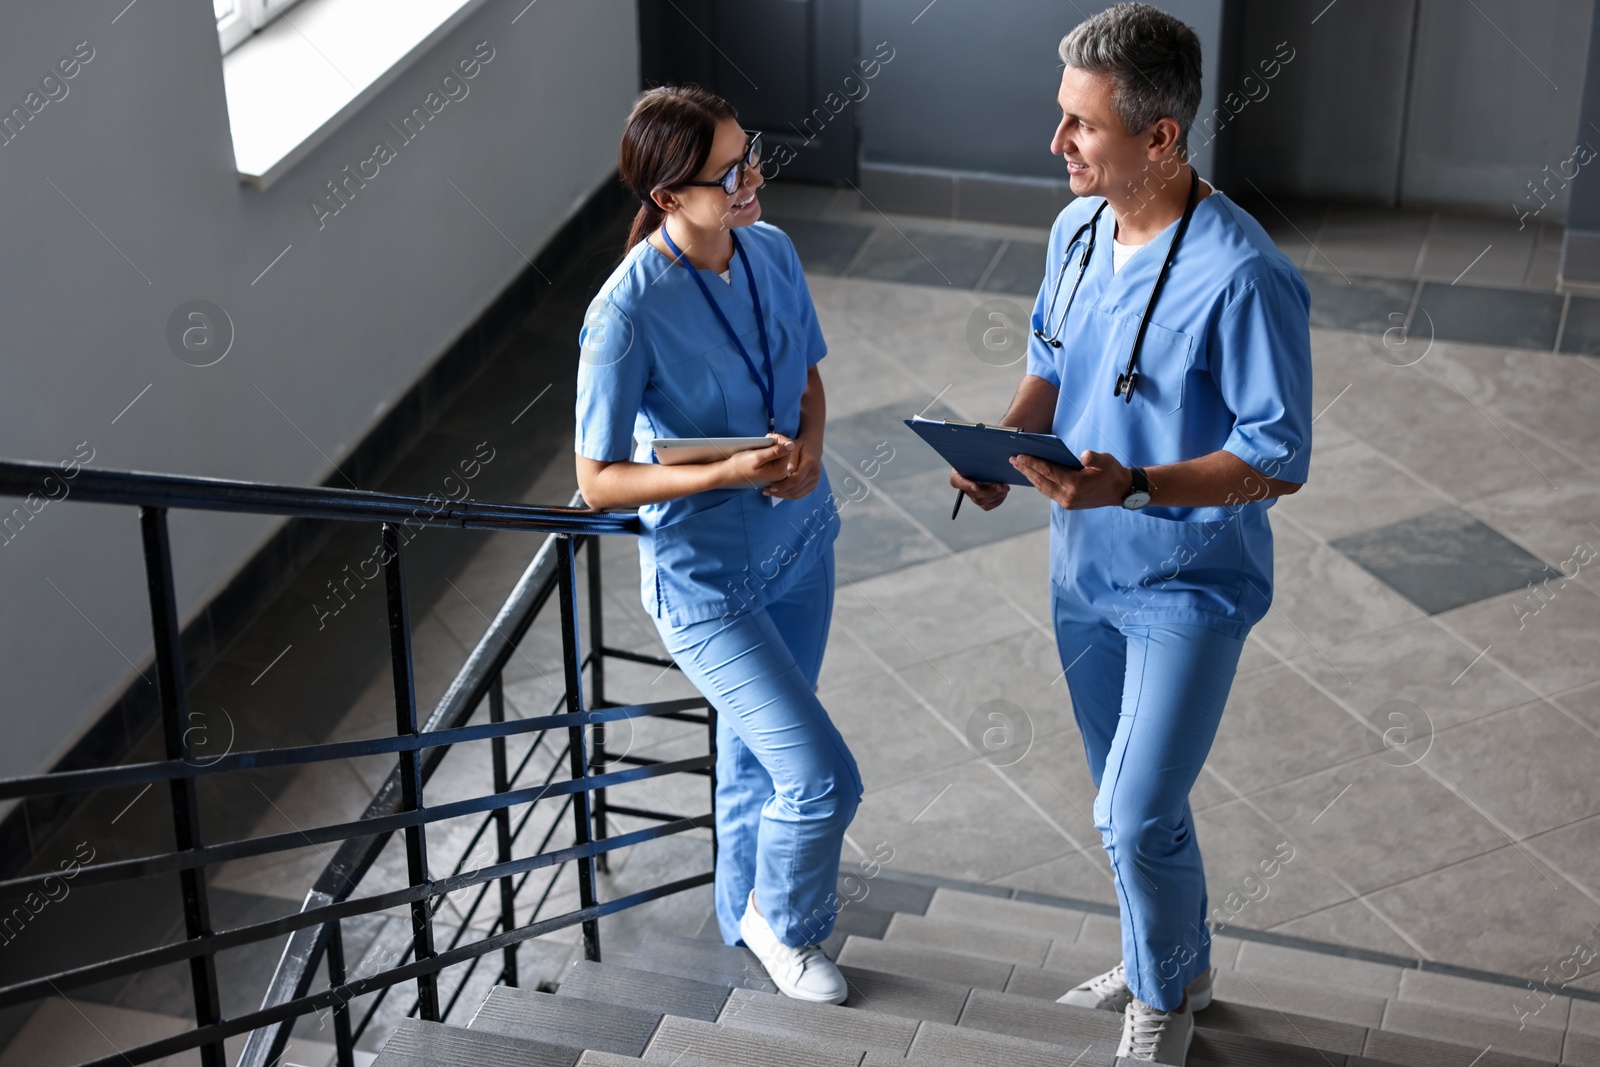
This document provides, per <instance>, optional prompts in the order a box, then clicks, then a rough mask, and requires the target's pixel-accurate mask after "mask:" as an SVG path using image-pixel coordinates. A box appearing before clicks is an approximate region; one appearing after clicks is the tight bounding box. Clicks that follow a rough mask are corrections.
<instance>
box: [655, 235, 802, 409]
mask: <svg viewBox="0 0 1600 1067" xmlns="http://www.w3.org/2000/svg"><path fill="white" fill-rule="evenodd" d="M728 236H729V237H731V238H733V251H734V253H735V254H737V255H738V257H739V261H740V262H741V263H743V264H744V275H745V277H746V278H747V279H748V280H749V282H750V302H751V303H752V304H754V305H755V309H756V328H757V329H758V330H760V332H761V356H762V359H764V360H765V361H766V370H767V377H766V380H765V381H763V380H762V378H761V375H760V373H759V372H757V371H756V361H755V360H753V359H751V358H750V353H749V352H747V351H745V347H744V342H743V341H741V340H739V335H738V334H737V333H735V332H734V329H733V324H732V323H731V322H729V321H728V316H727V315H725V314H723V311H722V308H721V307H720V306H719V305H718V304H717V301H716V298H715V297H713V296H712V295H711V290H710V289H708V288H707V287H706V280H705V279H704V278H702V277H700V272H699V271H698V270H696V269H695V268H694V267H693V266H692V265H691V264H690V263H689V260H688V257H686V256H685V255H684V254H683V252H682V251H680V250H679V249H678V246H677V245H676V244H674V243H673V240H672V235H671V234H670V233H668V232H667V228H666V227H665V226H663V227H661V239H662V240H663V241H665V242H667V247H668V248H670V249H672V254H673V256H675V257H676V258H677V260H678V262H679V263H680V264H681V265H682V266H683V269H684V270H686V271H688V272H689V276H690V277H692V278H693V279H694V281H695V284H696V285H698V286H699V287H700V292H701V295H703V296H704V297H705V298H706V303H708V304H710V305H711V310H712V311H714V312H716V313H717V321H719V322H721V323H722V328H723V329H724V330H726V331H728V336H729V337H731V338H732V339H733V346H734V347H735V348H737V349H738V350H739V355H741V356H743V357H744V365H745V366H746V367H747V368H749V370H750V377H751V378H754V379H755V383H756V388H758V389H760V390H761V399H762V400H763V401H764V402H765V403H766V405H767V431H768V432H769V433H770V432H772V431H773V430H775V429H776V428H777V423H778V419H777V414H776V411H775V409H774V408H773V405H772V396H773V393H774V391H775V390H776V379H775V378H774V377H773V374H772V347H771V346H770V345H769V344H768V343H767V320H766V317H765V316H763V315H762V314H761V291H760V290H759V289H757V288H756V272H755V271H754V270H753V269H752V268H751V266H750V257H748V256H746V255H745V254H744V251H743V249H741V248H740V247H739V238H738V236H737V235H736V234H734V233H732V232H731V231H730V232H729V234H728Z"/></svg>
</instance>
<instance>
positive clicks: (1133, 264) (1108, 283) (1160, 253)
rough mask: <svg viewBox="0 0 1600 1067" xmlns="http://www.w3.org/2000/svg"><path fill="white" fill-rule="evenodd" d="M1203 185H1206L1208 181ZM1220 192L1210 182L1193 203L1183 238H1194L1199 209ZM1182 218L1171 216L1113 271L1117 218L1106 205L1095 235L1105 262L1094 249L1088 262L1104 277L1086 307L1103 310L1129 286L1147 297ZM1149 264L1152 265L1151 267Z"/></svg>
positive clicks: (1122, 294)
mask: <svg viewBox="0 0 1600 1067" xmlns="http://www.w3.org/2000/svg"><path fill="white" fill-rule="evenodd" d="M1206 184H1208V185H1210V183H1209V182H1207V183H1206ZM1221 195H1222V191H1221V190H1220V189H1218V188H1217V187H1216V186H1214V185H1213V186H1211V192H1210V193H1209V194H1207V195H1206V196H1204V197H1202V198H1201V199H1200V200H1199V201H1198V202H1197V203H1196V204H1195V206H1194V217H1193V218H1192V219H1191V220H1190V222H1189V232H1188V233H1187V234H1186V235H1184V240H1185V241H1188V240H1190V239H1192V238H1193V237H1194V235H1195V229H1194V228H1195V226H1196V225H1198V224H1199V223H1200V221H1201V220H1200V212H1201V210H1202V209H1203V208H1204V207H1205V206H1206V202H1207V201H1208V200H1211V199H1213V198H1214V197H1218V196H1221ZM1182 221H1183V216H1182V215H1179V216H1178V217H1177V218H1175V219H1173V220H1172V221H1171V222H1170V223H1168V224H1167V225H1166V227H1165V228H1163V229H1162V230H1161V231H1160V232H1159V233H1157V234H1156V235H1155V236H1154V237H1152V238H1150V240H1148V241H1146V242H1145V243H1144V244H1142V245H1140V246H1139V254H1135V255H1131V256H1129V257H1128V259H1127V261H1126V262H1124V263H1123V264H1122V269H1121V270H1113V269H1112V258H1113V256H1115V254H1116V248H1115V245H1116V232H1117V217H1116V214H1115V213H1114V212H1112V210H1111V208H1110V206H1109V205H1108V206H1107V207H1106V210H1105V213H1104V214H1103V215H1101V217H1100V222H1099V223H1098V224H1097V226H1098V233H1099V235H1098V237H1097V238H1096V240H1097V242H1098V243H1099V244H1101V245H1103V246H1104V247H1105V249H1106V252H1107V254H1106V257H1105V261H1104V262H1103V263H1102V262H1101V261H1100V252H1099V250H1098V249H1097V250H1096V251H1095V257H1094V261H1093V263H1092V269H1093V270H1094V271H1095V273H1096V274H1097V275H1098V276H1099V277H1100V278H1101V279H1103V280H1104V283H1103V284H1102V285H1100V287H1099V288H1098V290H1096V291H1095V292H1094V293H1093V297H1092V299H1091V300H1090V303H1089V306H1090V307H1092V308H1095V309H1096V310H1107V308H1106V307H1105V305H1106V303H1107V300H1108V298H1109V299H1110V300H1111V301H1112V302H1115V301H1116V300H1120V299H1122V298H1123V297H1125V296H1126V295H1127V293H1126V292H1125V290H1127V289H1129V288H1132V287H1139V288H1142V289H1143V291H1144V293H1145V296H1146V298H1148V296H1149V289H1150V286H1151V285H1152V284H1153V283H1154V282H1155V278H1156V275H1157V274H1158V273H1160V271H1161V261H1162V260H1163V259H1165V258H1166V255H1167V249H1168V248H1169V247H1171V242H1172V238H1173V236H1174V235H1175V234H1176V233H1177V232H1178V231H1177V226H1178V223H1180V222H1182ZM1146 248H1149V249H1150V251H1149V252H1144V249H1146ZM1151 264H1155V265H1154V266H1151ZM1101 271H1104V273H1103V274H1102V273H1100V272H1101ZM1089 281H1090V279H1085V284H1088V283H1089ZM1136 291H1137V290H1136ZM1143 307H1144V305H1143V304H1140V309H1141V310H1143Z"/></svg>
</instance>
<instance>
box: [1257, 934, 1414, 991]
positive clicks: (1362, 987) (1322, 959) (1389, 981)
mask: <svg viewBox="0 0 1600 1067" xmlns="http://www.w3.org/2000/svg"><path fill="white" fill-rule="evenodd" d="M1232 969H1233V970H1234V971H1235V972H1236V973H1238V974H1243V975H1247V976H1249V977H1251V978H1254V977H1256V976H1257V975H1261V976H1263V977H1266V978H1278V979H1285V980H1287V981H1291V982H1299V983H1300V984H1302V985H1314V986H1320V987H1322V988H1324V989H1326V988H1328V987H1330V986H1331V987H1333V988H1334V989H1336V990H1338V991H1339V992H1341V993H1358V994H1361V995H1363V996H1381V997H1394V996H1398V995H1399V993H1400V972H1401V968H1399V967H1396V966H1394V965H1393V964H1388V963H1374V962H1372V961H1370V960H1362V959H1352V958H1350V957H1347V956H1336V955H1333V954H1332V953H1324V952H1309V951H1307V950H1305V949H1297V948H1287V947H1285V946H1282V945H1269V944H1267V943H1265V942H1262V941H1246V942H1245V943H1244V944H1243V945H1242V946H1241V947H1240V949H1239V955H1238V958H1237V959H1235V960H1234V963H1233V968H1232Z"/></svg>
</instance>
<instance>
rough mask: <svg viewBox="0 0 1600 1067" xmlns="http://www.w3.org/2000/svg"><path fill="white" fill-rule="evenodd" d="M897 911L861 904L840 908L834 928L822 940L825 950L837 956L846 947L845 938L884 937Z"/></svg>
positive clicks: (831, 956) (832, 955)
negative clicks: (880, 909) (882, 909)
mask: <svg viewBox="0 0 1600 1067" xmlns="http://www.w3.org/2000/svg"><path fill="white" fill-rule="evenodd" d="M894 916H895V913H894V912H892V911H878V910H877V909H875V908H867V907H862V906H861V905H859V904H847V905H846V906H845V907H843V908H841V909H839V914H838V915H836V916H835V917H834V920H833V930H832V931H831V932H830V933H829V934H828V936H827V938H826V940H824V941H823V942H822V948H823V951H825V952H826V953H827V954H828V956H829V958H830V959H831V958H833V957H836V956H837V955H838V954H839V950H840V949H841V948H843V947H844V943H845V939H846V938H850V937H870V938H874V939H882V937H883V935H884V932H885V931H886V930H888V929H889V922H890V920H891V919H893V918H894Z"/></svg>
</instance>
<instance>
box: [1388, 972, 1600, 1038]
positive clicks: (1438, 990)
mask: <svg viewBox="0 0 1600 1067" xmlns="http://www.w3.org/2000/svg"><path fill="white" fill-rule="evenodd" d="M1400 1001H1401V1002H1402V1003H1409V1004H1427V1005H1431V1006H1433V1007H1436V1008H1447V1009H1450V1010H1453V1011H1471V1012H1475V1013H1478V1014H1480V1015H1482V1016H1483V1017H1485V1018H1488V1019H1490V1020H1491V1021H1492V1020H1494V1019H1499V1020H1500V1021H1502V1022H1507V1023H1510V1024H1511V1025H1512V1026H1518V1025H1521V1024H1526V1025H1528V1026H1540V1027H1545V1028H1547V1029H1550V1028H1553V1029H1557V1030H1564V1029H1566V1027H1567V1024H1568V1020H1569V1019H1570V1018H1571V1017H1572V1003H1573V1002H1572V999H1571V998H1570V997H1565V996H1561V995H1560V994H1552V993H1548V992H1540V993H1538V994H1535V992H1534V990H1532V989H1530V988H1528V986H1527V985H1516V986H1508V985H1500V984H1499V983H1496V982H1482V981H1477V980H1475V979H1472V978H1461V977H1458V976H1456V975H1453V974H1442V973H1440V972H1439V971H1419V970H1415V969H1407V970H1403V971H1401V972H1400ZM1589 1006H1590V1007H1600V1005H1594V1004H1590V1005H1589ZM1580 1015H1581V1012H1580Z"/></svg>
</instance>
